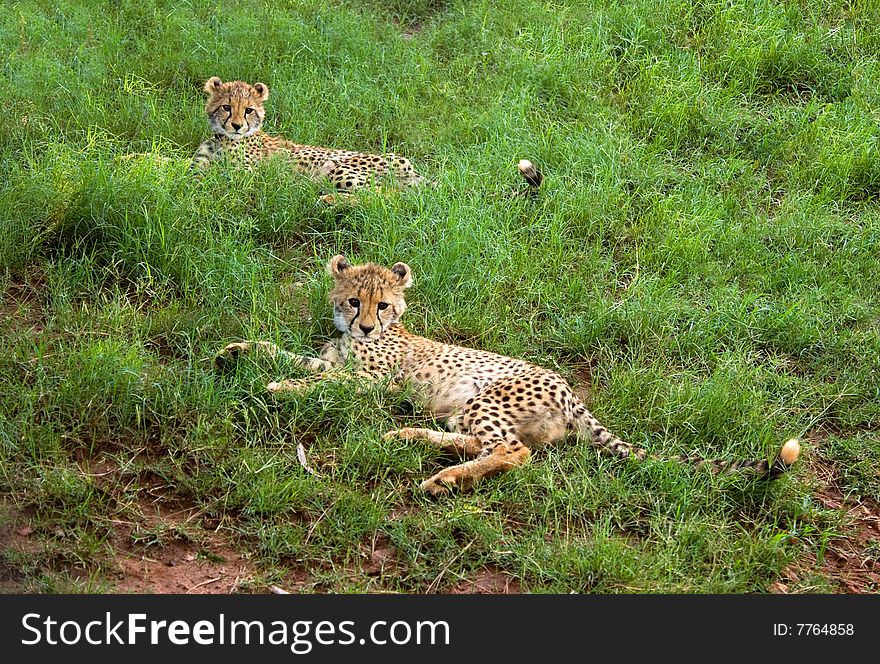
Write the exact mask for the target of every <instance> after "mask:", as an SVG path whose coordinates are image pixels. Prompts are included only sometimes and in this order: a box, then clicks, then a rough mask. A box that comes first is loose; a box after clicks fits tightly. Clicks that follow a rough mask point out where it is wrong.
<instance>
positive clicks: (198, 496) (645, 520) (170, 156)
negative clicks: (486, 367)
mask: <svg viewBox="0 0 880 664" xmlns="http://www.w3.org/2000/svg"><path fill="white" fill-rule="evenodd" d="M108 4H109V5H110V8H109V9H108V8H107V6H108ZM218 7H219V8H220V9H221V10H222V11H218ZM878 54H880V4H878V3H876V2H873V1H871V0H818V1H815V0H813V1H809V2H808V1H807V0H699V1H698V2H690V1H685V0H652V1H648V0H630V1H627V2H618V1H616V0H578V1H574V0H572V1H570V2H565V1H558V2H548V1H545V0H508V1H506V2H496V1H493V0H449V1H443V0H382V1H381V2H380V1H379V0H323V1H321V0H276V1H273V2H261V1H257V0H253V1H248V0H239V1H234V0H233V1H231V2H224V3H215V2H211V1H209V0H174V1H173V2H172V1H170V0H168V1H164V0H131V1H129V0H117V1H115V2H112V3H106V2H99V1H98V0H94V1H93V2H88V1H83V0H75V1H74V0H62V1H61V2H57V3H56V2H48V1H46V0H21V1H19V2H14V3H13V4H12V8H11V9H10V8H8V9H7V11H4V12H2V13H0V63H2V70H0V91H2V94H3V98H4V101H5V103H4V108H6V112H5V121H4V122H3V123H2V124H0V173H2V178H3V187H2V188H0V293H2V298H3V299H2V305H0V330H2V336H0V545H2V551H0V588H2V589H3V590H5V591H27V592H61V591H64V592H80V591H89V592H95V591H99V592H108V591H111V592H112V591H117V592H124V591H129V590H144V589H154V590H156V589H157V590H171V591H176V592H184V591H194V592H202V591H215V592H217V591H234V592H265V591H266V589H267V588H268V587H269V586H270V585H273V584H274V585H278V586H280V587H282V588H284V589H287V590H295V591H302V592H327V591H333V592H416V593H422V592H442V593H446V592H477V591H493V592H504V591H508V592H516V591H523V592H559V593H567V592H571V591H575V592H601V593H618V592H699V593H702V592H718V593H734V592H735V593H740V592H765V591H771V590H775V591H779V592H856V591H876V590H877V589H878V585H880V584H878V581H880V576H878V573H880V547H878V545H877V537H878V533H877V530H876V524H877V523H880V520H878V518H877V517H878V515H880V510H878V509H877V504H878V503H877V501H880V387H878V386H880V332H878V328H880V207H878V200H880V59H878ZM213 75H218V76H220V77H221V78H223V79H224V80H226V79H230V80H231V79H243V80H247V81H250V82H256V81H262V82H264V83H266V84H267V85H268V86H269V88H270V90H271V97H270V99H269V102H268V112H267V120H266V124H265V129H266V131H268V132H271V133H280V134H284V135H285V136H287V137H289V138H292V139H294V140H296V141H298V142H301V143H312V144H319V145H330V146H334V147H345V148H349V149H359V150H365V151H381V150H389V151H390V150H393V151H394V152H396V153H399V154H404V155H406V156H409V157H411V158H412V160H413V161H414V163H415V164H416V166H417V168H418V169H419V170H420V171H421V172H424V173H425V174H426V175H428V176H429V177H431V178H432V179H434V180H436V181H437V182H438V183H439V186H438V187H437V188H436V189H435V188H424V189H419V190H413V191H407V192H403V193H401V194H389V195H366V196H364V197H363V198H362V199H361V202H360V204H359V205H358V206H356V207H351V208H339V207H338V208H331V207H328V206H325V205H316V200H317V198H318V195H319V194H320V193H322V192H324V191H326V187H324V186H322V185H321V184H319V183H313V182H309V181H306V180H305V179H303V178H301V177H297V176H292V175H291V174H290V173H288V172H287V171H286V170H285V168H284V166H283V165H282V164H278V163H269V164H266V165H265V166H263V167H262V168H260V169H258V170H256V171H254V172H250V173H249V172H244V171H240V170H233V169H225V168H224V167H217V168H214V169H212V170H210V171H209V172H208V173H207V174H206V175H205V176H204V177H203V178H201V179H198V180H197V179H194V178H193V176H192V175H191V174H190V173H189V172H188V170H187V168H188V162H189V159H190V157H191V155H192V153H193V152H194V150H195V148H196V147H197V146H198V144H199V142H200V141H201V140H203V139H204V138H205V137H207V135H208V125H207V121H206V119H205V117H204V112H203V103H204V102H203V94H202V92H201V89H202V85H203V83H204V81H205V80H206V79H207V78H208V77H210V76H213ZM522 157H529V158H531V159H532V160H533V161H535V162H536V163H537V164H539V165H540V166H541V168H542V170H543V171H544V172H545V174H546V183H545V187H544V191H543V195H542V196H541V198H540V199H539V200H537V201H527V200H506V199H504V198H501V197H495V196H493V195H492V194H493V193H494V192H496V191H499V190H502V189H504V188H505V187H509V186H513V185H514V184H517V175H516V162H517V160H518V159H520V158H522ZM336 253H345V254H346V255H347V256H348V257H349V259H350V260H352V261H364V260H374V261H378V262H382V263H384V264H386V265H390V264H391V263H393V262H395V261H405V262H407V263H408V264H409V265H410V266H411V267H412V268H413V271H414V277H415V287H414V288H413V289H411V290H410V291H409V302H410V309H409V311H408V313H407V316H406V321H407V322H408V325H409V327H410V328H411V329H413V330H414V331H416V332H419V333H422V334H426V335H429V336H432V337H434V338H438V339H442V340H445V341H450V342H454V343H461V344H466V345H470V346H475V347H479V348H483V349H487V350H492V351H495V352H500V353H504V354H508V355H514V356H517V357H523V358H526V359H529V360H532V361H534V362H536V363H540V364H543V365H545V366H547V367H550V368H553V369H555V370H557V371H559V372H560V373H561V374H562V375H564V376H565V377H566V378H568V379H570V381H571V382H572V384H573V385H575V386H576V387H577V389H578V391H579V392H580V393H581V394H583V395H585V397H586V400H587V403H588V406H589V407H590V409H591V410H592V411H593V412H594V413H595V414H596V416H597V417H598V418H599V419H600V420H601V421H602V422H603V423H604V424H605V425H607V426H608V427H609V428H610V429H611V430H612V431H614V432H616V433H618V434H619V435H620V436H621V437H623V438H624V439H626V440H629V441H630V442H632V443H635V444H638V445H641V446H644V447H647V448H649V449H650V450H652V451H653V452H655V453H657V454H659V455H665V456H674V455H678V454H693V455H696V454H699V455H704V456H711V457H718V458H727V459H733V458H739V457H767V456H770V455H772V454H774V453H775V451H776V450H777V449H778V447H779V445H781V443H782V442H783V441H784V440H785V439H787V438H789V437H793V436H797V437H801V438H802V439H803V441H804V452H803V455H802V461H801V462H799V464H798V466H796V467H795V469H794V470H793V471H792V472H791V473H790V474H789V475H788V476H786V477H785V478H783V479H781V480H779V481H777V482H774V483H771V484H767V483H764V482H754V481H748V480H744V479H742V478H719V477H715V476H712V475H710V474H709V473H708V472H705V471H700V470H697V469H693V468H688V467H681V466H679V465H677V464H675V463H637V462H631V461H626V460H616V459H608V458H604V457H599V456H598V455H597V453H596V451H595V450H593V449H590V448H587V447H586V446H577V445H568V446H560V447H558V448H555V449H551V450H546V451H542V452H540V453H538V454H536V455H535V456H534V457H533V459H532V461H531V462H530V463H529V464H528V465H527V466H526V467H524V468H522V469H520V470H517V471H516V472H514V473H510V474H507V475H505V476H500V477H496V478H493V479H490V480H488V481H486V482H484V483H482V484H481V485H479V487H478V488H477V490H475V491H473V492H471V493H467V494H463V495H457V496H454V497H451V498H444V499H440V500H433V499H429V498H427V497H425V496H423V495H421V494H420V492H419V491H418V483H419V481H420V480H422V479H424V478H425V477H427V476H429V475H430V474H433V473H434V472H436V471H437V470H438V469H439V468H440V467H442V466H443V465H448V464H449V463H450V459H449V458H448V457H445V456H443V455H442V454H441V453H440V452H438V451H436V450H434V449H432V448H431V447H430V446H429V445H428V444H412V445H405V444H402V443H400V442H395V441H388V442H385V441H382V439H381V434H382V433H383V432H384V431H386V430H388V429H390V428H396V427H397V426H400V425H401V424H408V425H411V424H427V425H430V422H428V421H427V420H426V419H425V418H424V417H423V416H422V415H421V413H419V412H418V410H414V409H413V408H412V407H411V406H410V405H409V404H408V403H407V402H406V400H405V398H404V397H403V396H400V395H390V394H385V393H382V392H381V391H378V390H373V391H370V392H367V393H364V394H362V393H358V392H357V391H356V390H355V389H354V388H353V387H350V386H339V385H335V386H334V385H327V386H324V387H321V388H320V389H319V390H317V391H316V392H315V393H314V394H312V395H310V396H306V397H295V398H286V399H275V398H272V397H270V396H269V395H268V394H267V393H266V391H265V389H264V386H265V384H266V383H267V382H269V381H272V380H276V379H278V378H279V377H281V376H287V375H289V374H292V373H294V370H292V369H290V368H289V367H285V366H284V365H283V364H280V363H279V364H273V363H272V362H271V361H269V360H265V361H256V362H244V363H242V365H241V367H240V368H239V369H238V370H237V371H236V372H235V373H233V374H232V375H229V376H222V375H218V374H217V373H216V372H215V371H214V368H213V363H212V361H213V356H214V353H215V352H216V351H217V350H218V349H220V348H221V347H222V346H223V345H225V344H226V343H228V342H231V341H235V340H239V339H244V338H260V339H268V340H273V341H275V342H277V343H279V344H281V345H283V346H284V347H285V348H288V349H290V350H295V351H300V352H307V351H309V349H317V348H319V347H320V345H321V344H322V343H323V342H324V340H325V339H326V338H327V337H328V336H329V335H330V334H331V332H332V322H331V316H330V309H329V307H328V305H327V303H326V294H327V290H328V288H329V278H328V277H327V276H326V274H325V273H324V264H325V263H326V261H327V259H329V258H330V257H331V256H333V255H334V254H336ZM299 443H302V444H303V445H304V446H305V448H306V449H307V451H308V456H309V462H310V463H311V465H312V466H313V467H314V468H315V469H316V470H317V471H318V473H319V476H318V477H313V476H311V475H309V474H307V473H306V472H305V471H304V470H303V468H302V467H301V466H300V465H299V463H298V462H297V458H296V451H295V448H296V445H297V444H299ZM872 528H874V530H873V531H872V530H871V529H872Z"/></svg>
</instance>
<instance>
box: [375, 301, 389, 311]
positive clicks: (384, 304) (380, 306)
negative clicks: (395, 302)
mask: <svg viewBox="0 0 880 664" xmlns="http://www.w3.org/2000/svg"><path fill="white" fill-rule="evenodd" d="M376 306H377V307H378V309H379V311H385V310H386V309H387V308H388V303H387V302H380V303H379V304H378V305H376Z"/></svg>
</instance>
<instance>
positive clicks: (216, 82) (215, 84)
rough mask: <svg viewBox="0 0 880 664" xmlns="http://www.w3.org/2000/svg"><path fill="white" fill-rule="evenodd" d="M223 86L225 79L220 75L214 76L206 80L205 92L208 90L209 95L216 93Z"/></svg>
mask: <svg viewBox="0 0 880 664" xmlns="http://www.w3.org/2000/svg"><path fill="white" fill-rule="evenodd" d="M221 87H223V81H221V80H220V77H219V76H212V77H211V78H209V79H208V80H207V81H205V92H207V93H208V94H209V95H212V94H214V93H215V92H217V90H219V89H220V88H221Z"/></svg>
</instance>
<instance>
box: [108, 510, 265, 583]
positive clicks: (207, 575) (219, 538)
mask: <svg viewBox="0 0 880 664" xmlns="http://www.w3.org/2000/svg"><path fill="white" fill-rule="evenodd" d="M196 516H198V515H197V513H196V512H195V511H194V510H191V509H178V510H172V509H170V508H168V507H164V506H158V505H145V506H143V517H142V518H141V519H139V520H138V521H136V522H125V521H119V522H117V523H116V524H115V526H116V528H115V530H116V535H117V541H118V542H120V543H121V545H120V546H118V547H117V552H116V557H115V559H114V561H113V566H114V569H115V576H116V580H115V583H114V590H115V592H119V593H156V594H159V593H182V594H193V593H194V594H207V593H214V594H228V593H234V592H237V591H239V589H240V587H241V586H242V584H243V583H245V582H247V581H248V580H249V579H250V577H251V576H252V575H253V566H252V565H251V563H250V561H249V560H248V559H247V558H245V557H244V556H242V555H241V554H240V553H239V552H238V551H237V550H236V549H235V548H234V547H233V546H232V544H231V542H230V541H229V538H227V537H226V536H224V535H223V534H221V533H220V532H217V531H214V532H212V531H208V530H204V529H202V528H197V527H196V526H195V525H194V524H193V523H192V522H193V521H194V520H195V517H196Z"/></svg>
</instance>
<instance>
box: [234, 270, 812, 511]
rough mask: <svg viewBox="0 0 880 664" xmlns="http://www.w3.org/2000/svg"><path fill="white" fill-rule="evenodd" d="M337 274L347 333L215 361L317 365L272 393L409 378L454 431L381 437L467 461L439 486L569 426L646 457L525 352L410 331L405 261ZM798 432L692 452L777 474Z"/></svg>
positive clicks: (338, 316)
mask: <svg viewBox="0 0 880 664" xmlns="http://www.w3.org/2000/svg"><path fill="white" fill-rule="evenodd" d="M327 269H328V271H329V273H330V275H331V276H332V277H333V280H334V282H335V283H334V286H333V289H332V290H331V291H330V297H329V299H330V304H331V305H332V306H333V320H334V322H335V324H336V327H337V328H338V329H339V331H340V332H341V333H342V335H341V336H340V337H339V338H338V339H335V340H333V341H330V342H328V343H327V344H325V346H324V348H323V350H322V351H321V354H320V357H319V358H309V357H303V356H300V355H296V354H294V353H289V352H287V351H284V350H281V349H280V348H278V347H277V346H276V345H274V344H272V343H269V342H266V341H257V342H239V343H232V344H229V345H228V346H226V347H225V348H224V349H223V350H222V351H220V353H219V354H218V355H217V362H218V365H220V366H223V365H226V364H228V363H229V362H231V361H234V360H235V359H237V358H238V356H239V355H240V354H241V353H242V352H246V351H249V350H257V349H259V350H261V351H262V352H265V353H267V354H269V355H271V356H282V357H285V358H287V359H289V360H291V361H293V362H295V363H297V364H298V365H299V366H301V367H304V368H305V369H307V370H309V371H310V372H313V373H315V374H317V375H316V376H311V377H309V378H305V379H299V380H282V381H280V382H273V383H270V384H269V385H268V386H267V388H268V390H269V391H270V392H273V393H280V392H305V391H307V390H309V389H310V388H311V387H313V386H314V385H315V384H316V383H317V382H318V381H320V380H324V379H333V378H339V379H343V378H344V377H346V376H349V377H350V376H352V374H351V373H350V372H346V371H345V370H344V367H345V366H346V365H348V366H349V368H353V369H354V370H355V373H354V376H355V377H357V378H361V379H365V380H373V381H390V382H389V384H391V385H397V386H401V385H402V384H403V383H408V384H409V385H410V386H411V388H412V389H413V391H414V393H415V395H416V399H417V401H418V402H420V403H422V404H424V407H425V409H426V410H427V412H428V413H429V414H430V415H431V416H433V417H435V418H437V419H439V420H445V422H446V425H447V427H448V429H449V431H445V432H444V431H435V430H433V429H423V428H403V429H397V430H394V431H389V432H388V433H386V434H385V438H386V439H387V438H391V437H396V438H401V439H403V440H406V441H413V440H423V441H428V442H429V443H432V444H434V445H437V446H438V447H441V448H444V449H446V450H450V451H454V452H457V453H459V454H460V455H462V456H463V457H465V458H468V457H470V460H468V461H465V462H464V463H460V464H458V465H455V466H452V467H450V468H445V469H444V470H441V471H440V472H439V473H437V474H436V475H434V476H433V477H431V478H429V479H427V480H425V481H424V482H422V485H421V487H422V489H424V490H425V491H427V492H429V493H431V494H434V495H437V494H440V493H444V492H446V491H447V490H449V489H450V488H453V487H462V488H465V487H470V486H471V485H473V484H474V483H475V482H477V481H478V480H479V479H480V478H482V477H486V476H489V475H494V474H496V473H500V472H503V471H507V470H510V469H512V468H513V467H515V466H518V465H520V464H522V463H524V462H525V461H526V460H527V459H528V458H529V455H530V454H531V451H532V450H533V449H535V448H537V447H539V446H541V445H544V444H547V443H553V442H556V441H559V440H561V439H563V438H565V437H566V436H568V435H573V436H574V437H575V438H576V439H578V440H582V441H584V442H587V443H589V444H590V445H593V446H595V447H597V448H600V449H601V450H603V451H605V452H608V453H610V454H613V455H616V456H620V457H629V456H633V457H636V458H638V459H643V458H645V457H646V456H647V453H646V451H645V450H643V449H640V448H638V447H634V446H633V445H630V444H629V443H627V442H624V441H623V440H621V439H620V438H618V437H617V436H615V435H614V434H612V433H611V432H609V431H608V430H607V429H606V428H605V427H603V426H602V425H601V424H600V423H599V422H598V420H597V419H596V418H595V417H593V415H591V414H590V412H589V411H588V410H587V408H586V407H585V406H584V404H583V403H582V402H581V400H580V399H579V398H578V397H577V395H576V394H575V393H574V392H573V391H572V389H571V387H569V385H568V384H567V383H566V382H565V380H564V379H563V378H562V377H561V376H560V375H559V374H557V373H555V372H553V371H550V370H548V369H544V368H542V367H539V366H536V365H534V364H531V363H529V362H526V361H524V360H518V359H514V358H511V357H504V356H502V355H496V354H495V353H490V352H487V351H482V350H475V349H472V348H464V347H461V346H452V345H449V344H445V343H441V342H439V341H434V340H432V339H427V338H425V337H421V336H418V335H416V334H413V333H411V332H409V331H407V330H406V328H405V327H404V326H403V325H402V324H401V323H400V318H401V316H402V315H403V313H404V311H405V310H406V302H405V301H404V291H405V290H406V289H407V288H409V287H410V286H411V285H412V272H411V270H410V268H409V266H408V265H406V264H405V263H395V264H394V265H393V266H392V267H391V268H390V269H388V268H386V267H382V266H380V265H376V264H374V263H366V264H363V265H350V264H349V263H348V262H347V261H346V259H345V257H344V256H336V257H334V258H333V259H331V260H330V262H329V263H328V265H327ZM799 452H800V446H799V444H798V442H797V441H796V440H791V441H789V442H788V443H786V444H785V446H784V447H783V448H782V451H781V453H780V455H779V458H777V459H776V461H775V462H774V463H773V464H769V463H768V462H767V461H765V460H755V461H696V463H698V464H708V465H710V466H711V468H712V469H713V470H716V471H721V472H730V471H739V470H743V471H750V472H752V473H756V474H758V475H764V476H768V477H777V476H779V475H781V474H782V473H783V472H784V471H785V470H786V469H788V467H789V466H791V465H792V464H793V463H794V462H795V461H796V459H797V457H798V454H799Z"/></svg>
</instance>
